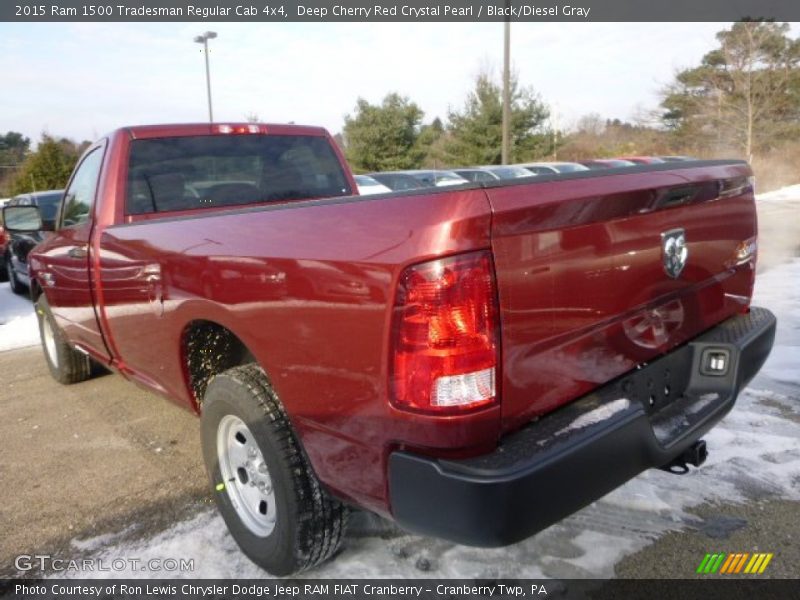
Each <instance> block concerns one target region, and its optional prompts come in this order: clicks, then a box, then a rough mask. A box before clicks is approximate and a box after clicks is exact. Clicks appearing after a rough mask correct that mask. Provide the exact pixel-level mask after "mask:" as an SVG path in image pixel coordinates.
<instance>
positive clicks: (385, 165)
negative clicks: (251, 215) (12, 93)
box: [0, 20, 800, 195]
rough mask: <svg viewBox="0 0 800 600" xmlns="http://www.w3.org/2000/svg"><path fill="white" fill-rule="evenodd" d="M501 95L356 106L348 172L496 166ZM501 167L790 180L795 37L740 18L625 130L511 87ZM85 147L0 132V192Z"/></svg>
mask: <svg viewBox="0 0 800 600" xmlns="http://www.w3.org/2000/svg"><path fill="white" fill-rule="evenodd" d="M502 114H503V109H502V87H501V85H500V82H499V81H498V80H497V78H495V77H493V76H492V74H491V73H489V72H481V73H480V74H479V75H478V76H477V77H476V78H475V81H474V85H473V88H472V90H471V91H470V92H469V94H468V95H467V97H466V98H465V99H464V100H463V102H462V104H461V106H459V107H457V108H451V109H449V110H448V111H447V114H446V115H445V118H444V119H442V118H440V117H438V116H437V117H434V118H432V119H431V120H429V121H426V120H425V114H424V112H423V110H422V109H421V108H420V106H419V105H418V104H417V103H415V102H414V101H413V100H412V99H410V98H409V97H408V96H404V95H402V94H400V93H398V92H391V93H389V94H387V95H386V96H385V97H384V98H383V100H382V101H380V102H379V103H377V104H371V103H370V102H368V101H367V100H365V99H363V98H359V99H358V100H357V101H356V105H355V107H354V110H353V111H352V112H351V113H350V114H348V115H346V116H345V118H344V127H343V129H342V131H341V133H339V134H337V135H336V139H337V142H338V143H339V144H340V145H341V146H342V147H343V149H344V152H345V155H346V157H347V159H348V161H349V162H350V165H351V166H352V168H353V169H354V170H355V171H356V172H369V171H386V170H400V169H416V168H446V167H452V166H468V165H486V164H499V163H500V154H501V139H502ZM510 130H511V142H512V143H511V147H512V150H511V152H512V154H511V161H512V162H526V161H533V160H541V159H544V160H546V159H550V158H558V159H564V160H576V159H581V158H587V157H593V156H597V157H603V156H619V155H625V154H656V155H658V154H689V155H693V156H697V157H704V158H722V157H726V158H731V157H733V158H745V159H747V160H750V161H751V162H752V163H753V165H754V168H755V170H756V173H757V175H758V176H759V178H760V179H762V181H763V180H764V176H766V179H767V180H769V179H770V177H772V178H773V179H775V180H776V181H775V183H776V184H777V183H778V182H777V179H779V178H783V179H787V178H788V179H791V178H794V180H792V181H781V184H783V183H795V182H796V180H797V171H798V168H799V167H800V135H799V134H800V38H798V39H793V38H792V37H791V36H790V28H789V25H788V24H786V23H775V22H771V21H758V20H753V21H742V22H737V23H733V24H732V25H731V26H730V27H728V28H726V29H724V30H722V31H720V32H719V33H717V34H716V47H715V48H714V49H712V50H711V51H710V52H708V53H707V54H706V55H705V56H703V58H702V59H701V61H700V64H698V65H696V66H693V67H690V68H687V69H684V70H681V71H679V72H678V73H676V75H675V77H674V80H673V81H672V82H671V83H670V84H669V85H668V86H667V87H666V88H665V89H664V90H662V92H661V101H660V105H659V107H657V108H655V109H654V110H652V111H649V112H648V113H646V114H643V115H640V116H639V118H636V119H634V120H633V122H624V121H620V120H609V119H603V118H602V117H601V116H600V115H597V114H589V115H586V116H584V117H582V118H581V119H580V120H579V121H578V122H577V123H576V124H575V125H574V126H573V127H571V128H570V129H569V130H568V131H565V130H559V131H555V130H554V129H553V127H552V124H551V121H550V114H549V110H548V108H547V106H546V105H545V103H544V102H543V101H542V100H541V98H540V96H539V95H538V94H537V93H536V92H535V90H534V89H533V88H532V87H530V86H524V85H522V84H521V83H520V81H519V79H518V77H512V82H511V127H510ZM85 145H86V142H84V143H80V144H79V143H76V142H73V141H71V140H68V139H65V138H56V137H53V136H50V135H47V134H45V135H43V136H42V139H41V140H40V142H39V143H38V145H37V148H36V151H35V152H32V151H31V150H30V140H29V139H27V138H25V137H24V136H22V135H21V134H19V133H16V132H8V133H6V134H5V135H4V136H2V135H0V167H2V168H0V195H8V194H9V193H11V194H14V193H20V192H27V191H31V190H33V189H40V190H41V189H50V188H57V187H62V186H64V185H65V184H66V181H67V178H68V177H69V173H70V171H71V170H72V167H73V166H74V164H75V162H76V161H77V159H78V158H79V156H80V153H81V152H82V151H83V149H84V148H85Z"/></svg>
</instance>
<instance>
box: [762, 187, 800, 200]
mask: <svg viewBox="0 0 800 600" xmlns="http://www.w3.org/2000/svg"><path fill="white" fill-rule="evenodd" d="M756 198H757V199H758V200H759V201H761V200H766V201H768V202H781V201H786V200H788V201H794V200H797V199H798V198H800V184H797V185H790V186H787V187H784V188H781V189H779V190H773V191H771V192H765V193H763V194H758V195H757V196H756Z"/></svg>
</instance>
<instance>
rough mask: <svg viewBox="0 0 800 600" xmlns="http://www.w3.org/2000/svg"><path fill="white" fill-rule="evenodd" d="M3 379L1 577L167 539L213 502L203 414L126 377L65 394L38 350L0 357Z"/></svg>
mask: <svg viewBox="0 0 800 600" xmlns="http://www.w3.org/2000/svg"><path fill="white" fill-rule="evenodd" d="M0 374H1V375H0V377H1V378H2V382H3V385H2V386H0V414H1V415H2V418H0V440H2V441H3V451H2V458H0V481H2V482H3V485H2V486H0V531H2V535H0V576H2V575H9V574H11V573H12V572H13V562H14V557H15V556H17V555H19V554H24V553H34V552H38V553H50V554H58V551H59V549H64V548H67V547H68V544H69V542H70V540H72V539H74V538H78V539H80V538H86V537H92V536H96V535H99V534H103V533H108V532H110V531H119V530H121V529H123V528H125V527H126V526H128V525H131V526H132V527H133V529H134V530H135V529H137V528H147V527H153V528H156V529H157V528H158V527H159V523H158V521H162V523H161V526H162V527H163V526H166V524H168V523H173V522H175V521H177V520H180V519H181V518H182V517H185V516H186V515H185V513H186V512H187V511H189V512H192V511H193V510H194V507H196V506H201V505H202V504H203V503H204V501H206V500H207V498H206V497H205V493H206V487H207V486H206V478H205V471H204V469H203V465H202V461H201V458H200V443H199V434H198V420H197V418H196V417H195V416H194V415H193V414H191V413H189V412H188V411H185V410H183V409H181V408H179V407H177V406H174V405H172V404H170V403H169V402H167V401H165V400H163V399H161V398H159V397H157V396H155V395H153V394H150V393H147V392H144V391H141V390H139V389H138V388H137V387H135V386H134V385H132V384H131V383H129V382H127V381H125V380H123V379H122V377H120V376H117V375H104V376H99V377H96V378H94V379H91V380H90V381H87V382H85V383H81V384H77V385H73V386H60V385H58V384H57V383H55V382H54V381H53V380H52V378H51V377H50V374H49V372H48V371H47V367H46V366H45V363H44V359H43V357H42V354H41V350H40V349H39V348H38V347H34V348H25V349H21V350H14V351H8V352H0ZM66 554H67V555H72V554H74V548H73V549H72V550H70V551H69V552H66ZM61 555H62V556H64V553H63V552H62V554H61Z"/></svg>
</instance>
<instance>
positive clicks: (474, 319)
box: [390, 251, 499, 414]
mask: <svg viewBox="0 0 800 600" xmlns="http://www.w3.org/2000/svg"><path fill="white" fill-rule="evenodd" d="M498 329H499V322H498V316H497V305H496V289H495V279H494V269H493V267H492V260H491V256H490V254H489V252H488V251H483V252H473V253H470V254H463V255H459V256H452V257H449V258H443V259H439V260H434V261H431V262H427V263H424V264H420V265H415V266H412V267H409V268H407V269H406V270H405V271H404V272H403V274H402V275H401V276H400V281H399V285H398V288H397V296H396V298H395V305H394V314H393V319H392V346H391V349H392V354H393V355H392V357H391V366H390V369H391V372H390V389H391V394H392V400H393V402H394V404H395V405H397V406H398V407H401V408H406V409H410V410H418V411H424V412H434V413H451V414H452V413H459V412H463V411H465V410H472V409H475V408H479V407H485V406H487V405H490V404H493V403H495V402H496V400H497V389H496V386H497V356H498V350H499V332H498Z"/></svg>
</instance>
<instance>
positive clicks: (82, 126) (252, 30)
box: [0, 23, 797, 140]
mask: <svg viewBox="0 0 800 600" xmlns="http://www.w3.org/2000/svg"><path fill="white" fill-rule="evenodd" d="M726 26H728V24H719V23H548V24H544V23H514V24H513V25H512V34H511V36H512V39H511V53H512V62H513V66H514V69H515V70H516V71H517V72H518V73H519V76H520V80H521V82H522V83H524V84H526V85H530V86H533V88H534V89H535V90H536V91H537V92H538V93H539V94H540V95H541V97H542V99H543V100H544V101H545V102H546V103H547V104H548V105H550V106H553V107H556V108H557V111H558V113H559V114H560V119H559V122H560V126H561V127H562V128H563V127H565V126H567V127H568V126H569V125H571V124H573V123H574V122H575V120H576V119H577V118H578V117H579V116H581V115H583V114H587V113H591V112H596V113H600V114H601V115H602V116H603V117H610V118H614V117H617V118H621V119H629V118H632V117H634V116H635V115H636V114H637V112H640V111H641V110H643V109H652V108H654V107H656V106H657V104H658V92H659V90H660V89H662V88H663V86H664V85H665V84H667V83H668V82H669V81H671V79H672V76H673V74H674V73H675V71H676V70H677V69H680V68H683V67H687V66H692V65H695V64H697V62H698V60H699V59H700V58H701V57H702V55H703V54H704V53H705V52H707V51H708V50H709V49H711V48H712V47H714V44H715V39H714V34H715V33H716V32H717V31H719V30H720V29H722V28H724V27H726ZM208 29H210V30H214V31H216V32H217V33H218V34H219V37H218V38H217V39H216V40H212V42H211V48H212V50H211V78H212V85H213V100H214V115H215V120H217V121H242V120H244V119H245V117H246V116H247V115H249V114H257V115H258V116H259V118H260V119H261V120H262V121H265V122H287V121H295V122H297V123H303V124H311V125H322V126H324V127H327V128H328V129H329V130H330V131H331V132H334V133H335V132H337V131H340V130H341V128H342V123H343V118H344V115H345V114H347V113H349V112H351V111H352V110H353V107H354V105H355V102H356V99H357V98H358V97H359V96H361V97H364V98H366V99H367V100H369V101H370V102H378V101H380V99H381V98H382V97H383V96H384V95H385V94H386V93H387V92H390V91H398V92H400V93H401V94H406V95H408V96H410V97H411V98H412V99H413V100H414V101H415V102H417V103H418V104H419V105H420V106H421V107H422V109H423V110H424V111H425V119H426V121H427V120H430V119H432V118H433V117H436V116H440V117H442V118H445V117H446V114H447V109H448V106H461V104H462V103H463V101H464V98H465V95H466V94H467V92H468V91H469V89H470V87H471V85H472V81H473V79H474V76H475V74H476V73H477V72H478V71H479V70H480V69H481V67H482V66H489V67H493V68H494V69H495V70H496V72H498V73H499V71H500V68H501V66H502V41H503V28H502V24H500V23H487V24H483V23H480V24H479V23H466V24H457V23H449V24H448V23H430V24H408V23H349V24H333V23H330V24H328V23H321V24H301V23H289V24H283V23H281V24H273V23H256V24H238V23H208V24H203V23H175V24H173V23H159V24H138V23H130V24H118V23H114V24H90V23H75V24H9V23H3V24H0V82H1V87H0V89H1V90H2V92H1V93H0V132H4V131H7V130H15V131H21V132H22V133H24V134H25V135H27V136H29V137H31V138H32V139H38V138H39V136H40V134H41V132H42V131H47V132H49V133H51V134H53V135H59V136H68V137H72V138H76V139H81V140H82V139H94V138H97V137H99V136H100V135H102V134H103V133H105V132H107V131H109V130H111V129H114V128H116V127H119V126H122V125H132V124H144V123H157V122H188V121H203V120H205V119H206V118H207V107H206V106H207V105H206V96H205V71H204V65H203V57H202V51H201V48H202V47H201V46H200V45H199V44H195V43H193V42H192V38H193V36H194V35H197V34H199V33H202V32H203V31H205V30H208ZM793 30H794V32H795V35H797V27H796V26H795V27H793Z"/></svg>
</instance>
